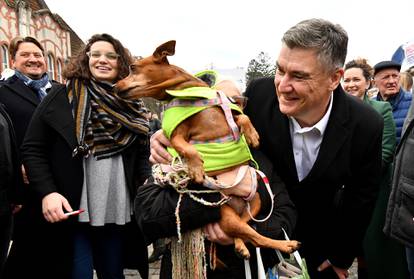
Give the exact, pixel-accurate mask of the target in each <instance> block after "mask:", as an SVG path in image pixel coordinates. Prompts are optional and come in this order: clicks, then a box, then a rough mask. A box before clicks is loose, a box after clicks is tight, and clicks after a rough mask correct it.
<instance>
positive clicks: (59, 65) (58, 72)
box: [56, 59, 63, 82]
mask: <svg viewBox="0 0 414 279" xmlns="http://www.w3.org/2000/svg"><path fill="white" fill-rule="evenodd" d="M56 64H57V81H59V82H63V78H62V62H61V61H60V59H58V60H57V63H56Z"/></svg>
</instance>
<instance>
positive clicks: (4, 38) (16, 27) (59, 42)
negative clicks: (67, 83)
mask: <svg viewBox="0 0 414 279" xmlns="http://www.w3.org/2000/svg"><path fill="white" fill-rule="evenodd" d="M15 36H22V37H25V36H32V37H34V38H36V39H37V40H38V41H39V42H40V43H41V44H42V46H43V48H44V50H45V57H46V62H47V68H48V74H49V77H50V78H52V79H54V80H56V81H59V82H63V78H62V70H63V66H64V64H65V63H66V62H67V61H68V59H69V58H70V57H71V56H72V55H75V54H76V53H77V52H78V51H79V50H80V49H81V48H82V47H83V46H84V43H83V41H82V40H81V39H80V38H79V37H78V36H77V35H76V33H75V32H74V31H73V30H72V29H71V28H70V27H69V26H68V25H67V24H66V22H65V21H64V20H63V19H62V18H61V17H60V16H59V15H57V14H53V13H52V12H51V11H50V10H49V8H48V6H47V5H46V3H45V2H44V1H43V0H0V61H1V64H0V72H3V71H4V70H5V69H7V68H11V59H10V55H9V45H10V41H11V40H12V39H13V38H14V37H15Z"/></svg>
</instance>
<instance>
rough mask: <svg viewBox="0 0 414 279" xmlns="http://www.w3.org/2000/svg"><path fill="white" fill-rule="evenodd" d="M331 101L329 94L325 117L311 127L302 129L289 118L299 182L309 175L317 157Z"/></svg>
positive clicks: (329, 113)
mask: <svg viewBox="0 0 414 279" xmlns="http://www.w3.org/2000/svg"><path fill="white" fill-rule="evenodd" d="M332 101H333V94H331V99H330V101H329V106H328V110H327V111H326V113H325V115H324V116H323V117H322V119H321V120H319V122H318V123H316V124H315V125H313V126H312V127H304V128H302V127H300V125H299V123H298V122H297V121H296V119H295V118H293V117H289V128H290V138H291V139H292V147H293V154H294V157H295V164H296V172H297V174H298V178H299V181H302V180H303V179H304V178H305V177H306V176H307V175H308V174H309V172H310V170H311V169H312V167H313V164H314V163H315V161H316V158H317V157H318V153H319V148H320V146H321V143H322V139H323V134H324V133H325V130H326V126H327V125H328V120H329V116H330V115H331V110H332Z"/></svg>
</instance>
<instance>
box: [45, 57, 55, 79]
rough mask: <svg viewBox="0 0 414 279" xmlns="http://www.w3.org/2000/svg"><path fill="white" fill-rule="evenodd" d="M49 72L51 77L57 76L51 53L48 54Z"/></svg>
mask: <svg viewBox="0 0 414 279" xmlns="http://www.w3.org/2000/svg"><path fill="white" fill-rule="evenodd" d="M47 74H48V75H49V79H54V78H55V62H54V59H53V55H52V54H51V53H49V54H48V55H47Z"/></svg>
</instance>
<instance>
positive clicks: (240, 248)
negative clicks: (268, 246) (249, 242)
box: [234, 238, 250, 260]
mask: <svg viewBox="0 0 414 279" xmlns="http://www.w3.org/2000/svg"><path fill="white" fill-rule="evenodd" d="M234 251H235V252H236V254H237V256H239V257H240V258H242V259H245V260H248V259H250V252H249V250H248V249H247V247H246V244H244V242H243V240H242V239H240V238H235V239H234Z"/></svg>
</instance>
